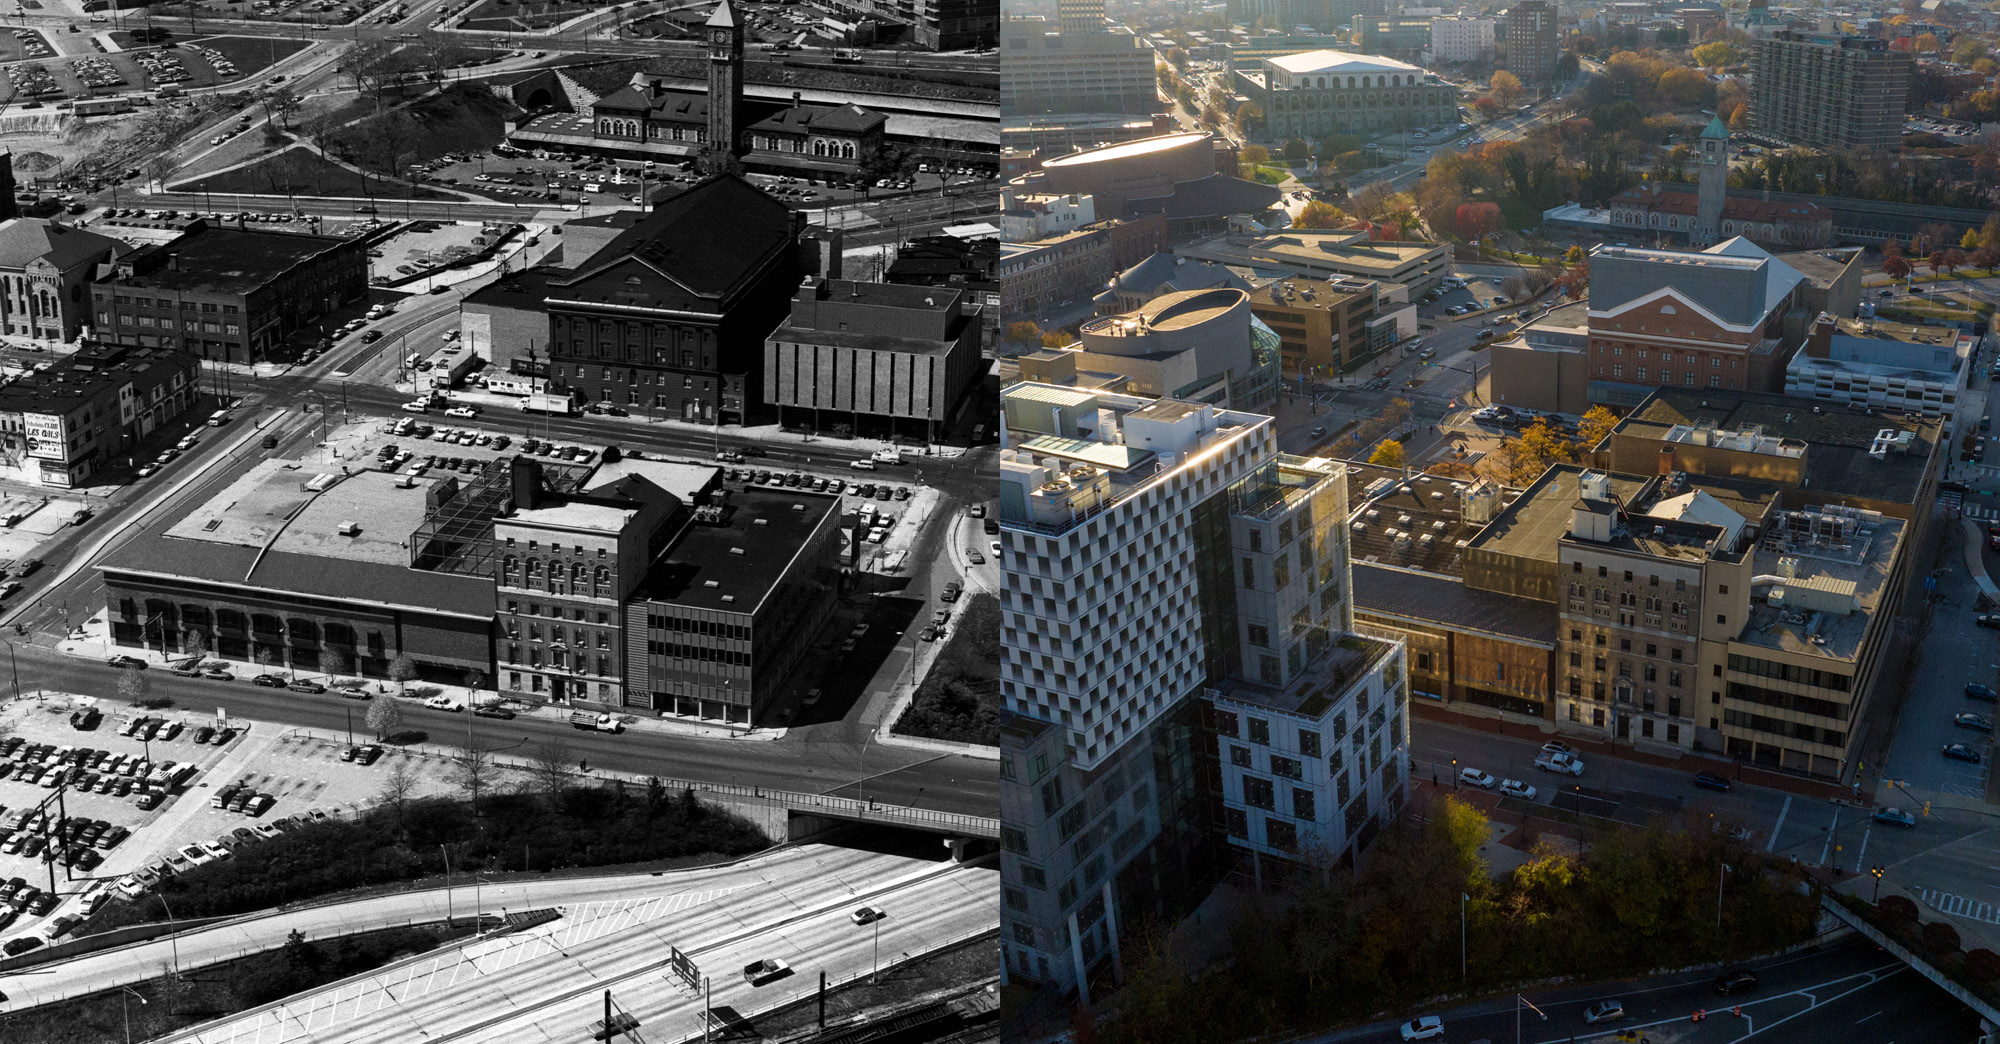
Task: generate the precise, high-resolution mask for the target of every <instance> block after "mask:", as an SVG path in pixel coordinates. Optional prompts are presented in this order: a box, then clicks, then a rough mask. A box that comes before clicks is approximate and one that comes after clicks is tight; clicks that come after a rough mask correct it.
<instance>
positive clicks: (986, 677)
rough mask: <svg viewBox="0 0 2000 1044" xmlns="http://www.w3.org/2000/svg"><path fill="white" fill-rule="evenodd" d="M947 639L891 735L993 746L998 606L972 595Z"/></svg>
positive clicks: (995, 601)
mask: <svg viewBox="0 0 2000 1044" xmlns="http://www.w3.org/2000/svg"><path fill="white" fill-rule="evenodd" d="M957 615H958V619H957V621H956V622H955V623H954V625H953V627H952V634H951V639H950V641H948V642H947V643H946V644H945V647H944V651H943V652H941V653H939V654H938V658H937V661H936V662H935V663H933V664H931V669H930V673H929V674H926V675H924V684H923V686H922V687H921V688H919V689H918V690H917V696H916V699H914V700H911V701H910V706H909V709H908V710H905V711H904V712H903V717H902V720H900V721H898V722H897V723H896V731H897V732H900V733H902V734H903V735H905V736H924V737H927V738H930V739H942V740H957V741H959V742H962V743H988V744H990V743H994V742H997V741H998V739H999V732H998V729H999V714H1000V601H999V599H997V598H994V597H993V596H992V595H990V594H976V595H973V596H972V597H971V598H970V599H968V600H966V601H965V602H964V603H963V604H962V605H961V607H960V608H959V611H958V614H957Z"/></svg>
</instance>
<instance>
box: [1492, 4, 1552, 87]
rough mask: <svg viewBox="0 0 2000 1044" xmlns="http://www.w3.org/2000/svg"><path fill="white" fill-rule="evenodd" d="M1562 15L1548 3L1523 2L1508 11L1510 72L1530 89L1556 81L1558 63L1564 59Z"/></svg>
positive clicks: (1508, 58) (1506, 62) (1508, 69)
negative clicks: (1559, 26) (1558, 27)
mask: <svg viewBox="0 0 2000 1044" xmlns="http://www.w3.org/2000/svg"><path fill="white" fill-rule="evenodd" d="M1559 14H1560V12H1559V11H1558V9H1557V8H1556V5H1554V4H1552V3H1549V2H1548V0H1520V2H1519V3H1516V4H1514V5H1513V6H1512V7H1509V8H1508V9H1507V13H1506V19H1507V57H1506V61H1505V65H1506V69H1507V71H1508V72H1511V73H1513V74H1514V75H1515V76H1518V77H1520V78H1521V82H1522V83H1524V84H1526V85H1528V86H1530V87H1543V86H1547V85H1549V84H1551V83H1553V82H1554V81H1555V78H1556V64H1557V59H1559V58H1560V57H1561V56H1562V49H1561V47H1560V45H1559V43H1558V37H1557V30H1556V22H1557V17H1558V15H1559Z"/></svg>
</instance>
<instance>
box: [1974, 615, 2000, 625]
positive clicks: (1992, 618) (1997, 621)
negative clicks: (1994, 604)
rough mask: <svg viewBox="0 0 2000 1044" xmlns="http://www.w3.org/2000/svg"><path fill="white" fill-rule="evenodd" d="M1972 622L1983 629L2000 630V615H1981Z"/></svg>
mask: <svg viewBox="0 0 2000 1044" xmlns="http://www.w3.org/2000/svg"><path fill="white" fill-rule="evenodd" d="M1972 622H1973V623H1976V624H1978V625H1979V626H1981V627H1993V628H2000V613H1980V614H1979V616H1978V617H1977V618H1975V619H1974V620H1973V621H1972Z"/></svg>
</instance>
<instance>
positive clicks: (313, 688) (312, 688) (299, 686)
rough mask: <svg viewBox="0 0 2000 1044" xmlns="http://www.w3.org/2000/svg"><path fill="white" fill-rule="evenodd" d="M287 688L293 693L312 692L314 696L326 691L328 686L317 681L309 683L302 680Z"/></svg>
mask: <svg viewBox="0 0 2000 1044" xmlns="http://www.w3.org/2000/svg"><path fill="white" fill-rule="evenodd" d="M285 688H287V689H290V690H292V691H293V692H310V693H312V694H314V695H318V694H320V693H323V692H325V691H326V686H324V685H321V684H320V683H318V682H316V681H307V680H306V679H304V678H300V679H299V680H298V681H295V682H293V683H291V684H290V685H287V686H285Z"/></svg>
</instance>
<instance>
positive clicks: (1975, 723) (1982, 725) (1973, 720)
mask: <svg viewBox="0 0 2000 1044" xmlns="http://www.w3.org/2000/svg"><path fill="white" fill-rule="evenodd" d="M1951 723H1952V724H1953V725H1956V726H1958V727H1959V728H1961V729H1971V730H1973V731H1974V732H1992V731H1993V720H1992V719H1991V718H1982V717H1980V716H1979V715H1977V714H1958V715H1953V717H1952V719H1951Z"/></svg>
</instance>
